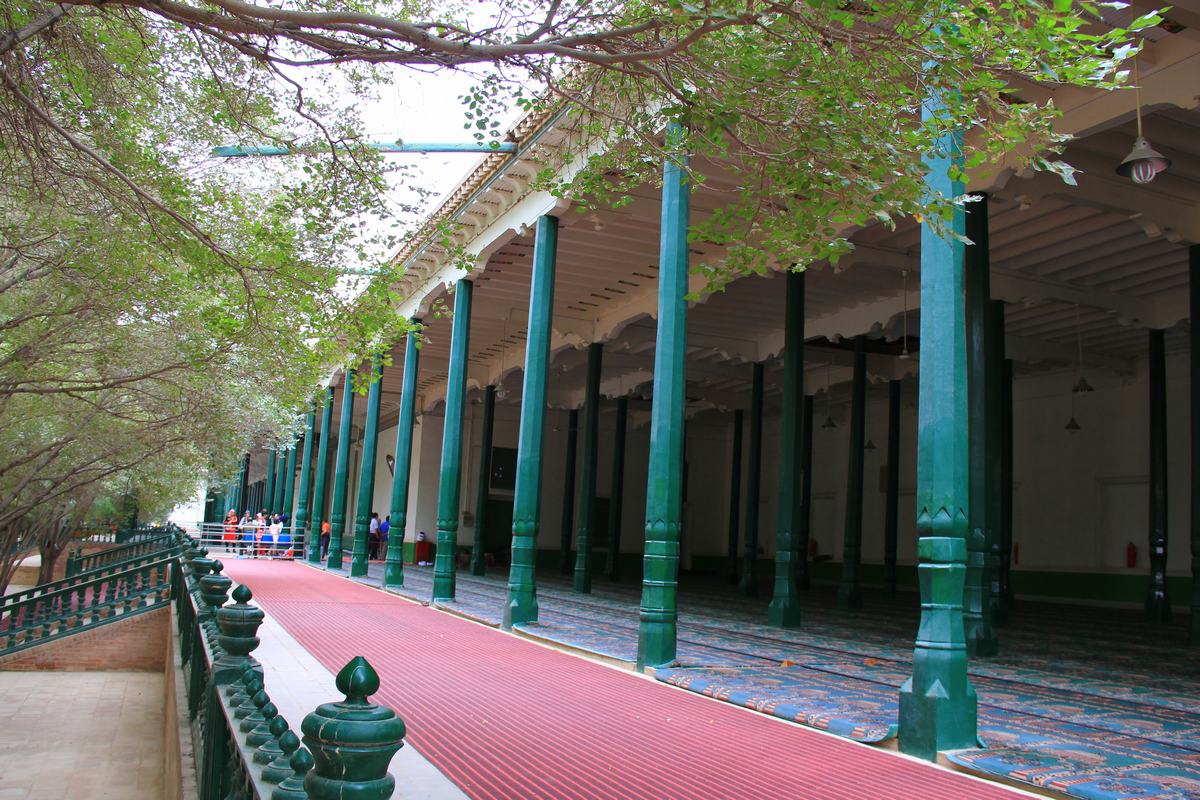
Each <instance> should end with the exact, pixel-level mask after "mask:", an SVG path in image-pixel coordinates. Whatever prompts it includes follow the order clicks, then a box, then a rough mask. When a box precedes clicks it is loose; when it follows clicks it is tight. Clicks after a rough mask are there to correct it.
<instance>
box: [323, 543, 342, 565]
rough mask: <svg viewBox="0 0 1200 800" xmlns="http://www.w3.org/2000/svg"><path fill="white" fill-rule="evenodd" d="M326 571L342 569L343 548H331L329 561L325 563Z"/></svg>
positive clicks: (331, 546)
mask: <svg viewBox="0 0 1200 800" xmlns="http://www.w3.org/2000/svg"><path fill="white" fill-rule="evenodd" d="M325 568H326V569H341V568H342V551H341V548H335V547H334V546H333V545H330V546H329V560H327V561H326V562H325Z"/></svg>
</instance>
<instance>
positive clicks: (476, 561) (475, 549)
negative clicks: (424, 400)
mask: <svg viewBox="0 0 1200 800" xmlns="http://www.w3.org/2000/svg"><path fill="white" fill-rule="evenodd" d="M495 417H496V387H495V386H488V387H487V388H486V389H484V391H483V435H482V436H481V437H480V439H479V482H478V485H477V486H476V488H475V543H474V545H473V546H472V547H471V574H472V575H486V574H487V563H486V558H485V557H484V552H483V547H484V536H485V535H486V534H487V529H486V528H487V504H488V490H489V489H490V487H491V483H492V428H493V426H494V424H495Z"/></svg>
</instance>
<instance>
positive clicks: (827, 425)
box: [821, 361, 837, 431]
mask: <svg viewBox="0 0 1200 800" xmlns="http://www.w3.org/2000/svg"><path fill="white" fill-rule="evenodd" d="M832 365H833V362H832V361H830V362H829V363H828V364H826V365H825V421H824V422H822V423H821V428H822V429H823V430H827V431H829V430H833V429H834V428H836V427H837V423H836V422H834V421H833V389H832V386H831V382H830V378H829V368H830V366H832Z"/></svg>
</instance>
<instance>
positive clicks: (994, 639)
mask: <svg viewBox="0 0 1200 800" xmlns="http://www.w3.org/2000/svg"><path fill="white" fill-rule="evenodd" d="M966 635H967V655H969V656H970V657H971V658H992V657H993V656H998V655H1000V637H998V636H997V635H996V632H995V631H985V630H984V628H983V626H982V625H977V626H975V628H974V629H971V628H968V629H967V631H966Z"/></svg>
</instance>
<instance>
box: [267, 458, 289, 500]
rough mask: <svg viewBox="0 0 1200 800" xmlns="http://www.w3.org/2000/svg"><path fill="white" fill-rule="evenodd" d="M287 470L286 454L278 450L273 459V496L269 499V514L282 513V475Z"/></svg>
mask: <svg viewBox="0 0 1200 800" xmlns="http://www.w3.org/2000/svg"><path fill="white" fill-rule="evenodd" d="M286 469H287V452H286V451H283V450H280V451H279V457H278V458H276V459H275V494H274V496H273V497H272V499H271V513H272V514H281V513H283V483H284V481H283V473H284V470H286Z"/></svg>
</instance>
